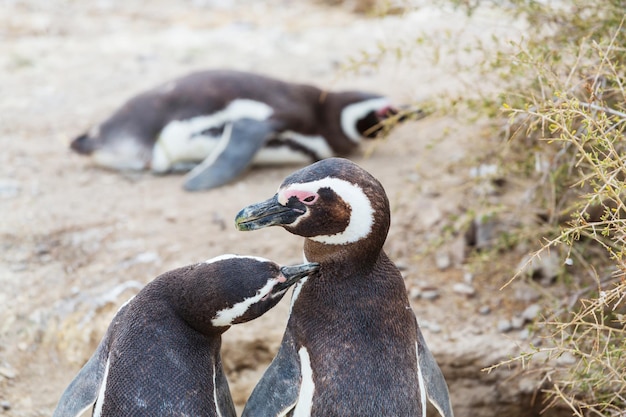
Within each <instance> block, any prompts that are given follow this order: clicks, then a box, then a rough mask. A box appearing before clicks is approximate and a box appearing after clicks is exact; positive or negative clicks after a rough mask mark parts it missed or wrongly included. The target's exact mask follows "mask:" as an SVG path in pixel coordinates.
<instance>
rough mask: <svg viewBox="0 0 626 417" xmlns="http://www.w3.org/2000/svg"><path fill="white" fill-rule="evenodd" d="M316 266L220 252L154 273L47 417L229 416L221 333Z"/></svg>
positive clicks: (257, 313)
mask: <svg viewBox="0 0 626 417" xmlns="http://www.w3.org/2000/svg"><path fill="white" fill-rule="evenodd" d="M316 269H317V265H316V264H310V263H309V264H303V265H297V266H293V267H288V266H285V267H280V266H279V265H277V264H275V263H274V262H271V261H269V260H267V259H263V258H257V257H243V256H235V255H225V256H221V257H217V258H213V259H211V260H209V261H206V262H204V263H199V264H195V265H190V266H187V267H183V268H179V269H175V270H172V271H170V272H167V273H165V274H163V275H160V276H159V277H157V278H156V279H155V280H153V281H152V282H150V283H149V284H148V285H146V287H145V288H144V289H142V290H141V291H140V292H139V293H138V294H137V295H136V296H135V297H133V298H132V299H131V300H129V301H128V302H127V303H126V304H124V305H123V306H122V307H121V308H120V310H119V311H118V312H117V314H116V315H115V317H114V318H113V321H112V322H111V324H110V326H109V328H108V330H107V332H106V334H105V336H104V338H103V339H102V341H101V343H100V345H99V346H98V348H97V350H96V352H95V353H94V355H93V356H92V357H91V359H90V360H89V361H88V362H87V363H86V364H85V366H84V367H83V368H82V369H81V370H80V372H79V373H78V375H77V376H76V377H75V378H74V380H73V381H72V382H71V383H70V385H69V386H68V387H67V389H66V390H65V392H64V393H63V395H62V397H61V399H60V401H59V404H58V406H57V408H56V410H55V412H54V417H75V416H79V415H80V414H81V413H83V412H84V411H86V410H88V409H89V408H91V407H93V414H92V415H93V416H96V417H100V416H116V417H120V416H159V415H162V416H165V415H176V416H199V415H202V416H213V417H217V416H220V417H234V416H235V408H234V405H233V402H232V399H231V395H230V391H229V389H228V382H227V380H226V376H225V375H224V371H223V369H222V363H221V357H220V347H221V334H222V333H223V332H225V331H226V330H227V329H228V328H229V327H230V326H231V325H233V324H237V323H243V322H246V321H249V320H252V319H254V318H256V317H258V316H260V315H262V314H263V313H264V312H266V311H267V310H269V309H270V308H272V307H273V306H274V305H276V304H277V303H278V301H280V299H281V298H282V296H283V295H284V293H285V292H286V290H287V288H288V287H289V286H290V285H292V284H293V283H295V282H296V281H297V280H298V279H301V278H302V277H304V276H306V275H307V274H309V273H312V272H314V271H315V270H316Z"/></svg>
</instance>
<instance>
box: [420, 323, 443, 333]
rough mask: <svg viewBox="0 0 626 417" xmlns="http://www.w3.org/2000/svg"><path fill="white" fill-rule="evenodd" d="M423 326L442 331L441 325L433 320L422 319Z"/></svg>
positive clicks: (434, 330) (438, 331) (436, 331)
mask: <svg viewBox="0 0 626 417" xmlns="http://www.w3.org/2000/svg"><path fill="white" fill-rule="evenodd" d="M421 327H423V328H425V329H428V330H430V331H431V332H433V333H441V326H440V325H438V324H437V323H434V322H432V321H425V320H422V321H421Z"/></svg>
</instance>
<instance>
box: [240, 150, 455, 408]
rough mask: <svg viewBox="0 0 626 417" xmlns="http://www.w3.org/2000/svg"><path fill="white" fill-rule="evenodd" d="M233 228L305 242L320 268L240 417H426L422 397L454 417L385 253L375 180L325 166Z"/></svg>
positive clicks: (386, 219)
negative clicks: (272, 231) (276, 229)
mask: <svg viewBox="0 0 626 417" xmlns="http://www.w3.org/2000/svg"><path fill="white" fill-rule="evenodd" d="M236 225H237V228H238V229H239V230H255V229H259V228H263V227H267V226H273V225H279V226H282V227H284V228H285V229H286V230H287V231H289V232H291V233H293V234H296V235H300V236H304V237H305V241H304V255H305V258H306V259H307V260H309V261H314V262H318V263H319V264H320V271H319V273H317V274H316V275H315V276H311V277H308V278H305V279H303V280H301V281H300V282H299V283H298V284H297V285H296V287H295V289H294V294H293V297H292V301H291V312H290V316H289V320H288V323H287V329H286V331H285V334H284V337H283V340H282V344H281V346H280V350H279V352H278V354H277V356H276V357H275V358H274V360H273V361H272V363H271V365H270V367H269V368H268V370H267V371H266V372H265V374H264V375H263V377H262V378H261V380H260V382H259V383H258V385H257V386H256V387H255V389H254V391H253V393H252V395H251V396H250V399H249V400H248V402H247V404H246V407H245V409H244V412H243V416H244V417H251V416H254V417H261V416H263V417H268V416H272V417H277V416H316V417H321V416H324V417H328V416H377V417H383V416H389V417H391V416H403V417H417V416H419V417H424V416H426V398H427V397H428V399H429V400H430V402H431V403H432V404H433V405H434V406H435V407H436V408H437V410H438V411H439V414H441V415H442V416H443V417H452V416H453V412H452V406H451V403H450V399H449V394H448V387H447V384H446V382H445V380H444V377H443V374H442V373H441V370H440V369H439V366H438V365H437V363H436V361H435V359H434V357H433V356H432V354H431V352H430V351H429V349H428V347H427V346H426V343H425V341H424V338H423V336H422V333H421V331H420V328H419V326H418V323H417V320H416V317H415V314H414V313H413V310H412V309H411V306H410V304H409V300H408V297H407V295H406V288H405V286H404V280H403V279H402V276H401V275H400V272H399V271H398V268H396V266H395V265H394V264H393V263H392V261H390V260H389V258H388V257H387V255H386V254H385V252H384V251H383V244H384V242H385V239H386V237H387V232H388V230H389V225H390V209H389V202H388V199H387V196H386V194H385V190H384V189H383V187H382V185H381V184H380V182H378V180H376V179H375V178H374V177H373V176H372V175H370V174H369V173H368V172H366V171H365V170H363V169H362V168H360V167H359V166H358V165H356V164H354V163H352V162H350V161H348V160H345V159H341V158H331V159H326V160H323V161H320V162H317V163H315V164H313V165H310V166H308V167H306V168H303V169H301V170H299V171H297V172H295V173H293V174H292V175H290V176H288V177H287V178H286V179H285V180H284V182H283V183H282V184H281V185H280V187H279V188H278V192H277V194H276V195H274V197H272V198H270V199H269V200H267V201H265V202H262V203H258V204H253V205H250V206H248V207H246V208H244V209H243V210H242V211H241V212H240V213H239V214H238V215H237V217H236Z"/></svg>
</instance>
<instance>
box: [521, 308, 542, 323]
mask: <svg viewBox="0 0 626 417" xmlns="http://www.w3.org/2000/svg"><path fill="white" fill-rule="evenodd" d="M540 312H541V307H540V306H539V304H531V305H529V306H528V307H526V309H525V310H524V311H523V312H522V318H523V319H524V320H525V321H527V322H529V321H533V320H535V318H537V316H538V315H539V313H540Z"/></svg>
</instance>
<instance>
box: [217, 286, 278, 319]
mask: <svg viewBox="0 0 626 417" xmlns="http://www.w3.org/2000/svg"><path fill="white" fill-rule="evenodd" d="M275 284H276V283H275V282H274V280H269V281H268V282H267V284H265V285H264V286H263V288H261V289H260V290H258V291H257V293H256V295H255V296H253V297H249V298H246V299H244V300H243V301H240V302H238V303H237V304H235V305H233V306H232V307H227V308H225V309H223V310H220V311H218V312H217V314H216V315H215V317H213V319H212V320H211V324H212V325H213V326H215V327H219V326H230V325H231V324H233V321H235V320H236V319H237V318H239V317H241V316H243V315H244V314H245V313H246V311H248V308H250V306H251V305H253V304H256V303H258V302H259V301H261V299H262V298H263V297H265V296H266V295H267V294H269V292H270V291H272V288H274V285H275Z"/></svg>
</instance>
